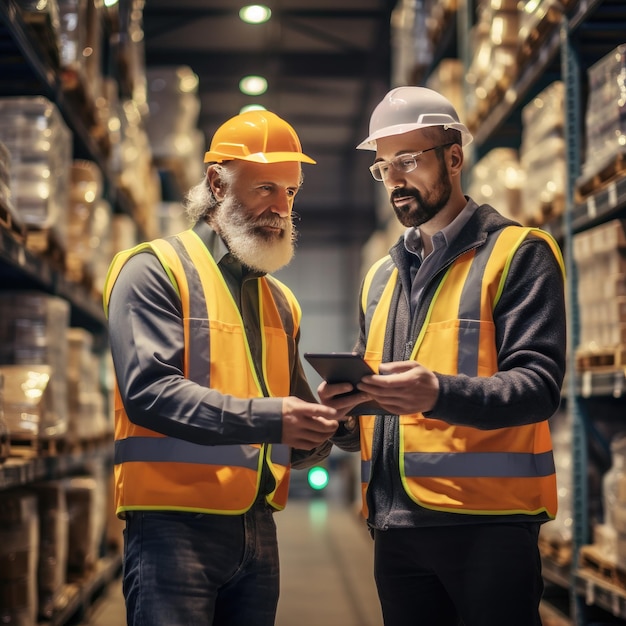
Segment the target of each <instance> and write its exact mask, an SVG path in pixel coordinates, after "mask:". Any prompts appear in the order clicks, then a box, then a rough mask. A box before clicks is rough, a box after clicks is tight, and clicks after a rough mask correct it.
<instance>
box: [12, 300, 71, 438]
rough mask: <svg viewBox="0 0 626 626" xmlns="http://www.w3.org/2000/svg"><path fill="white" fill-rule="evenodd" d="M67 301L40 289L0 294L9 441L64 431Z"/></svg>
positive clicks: (65, 424) (58, 434)
mask: <svg viewBox="0 0 626 626" xmlns="http://www.w3.org/2000/svg"><path fill="white" fill-rule="evenodd" d="M68 325H69V304H68V302H67V301H65V300H63V299H61V298H58V297H55V296H49V295H47V294H44V293H39V292H21V291H17V292H8V291H3V292H0V371H1V372H2V374H3V376H4V379H5V392H4V393H5V395H4V412H5V417H6V420H7V423H8V426H9V431H10V435H11V440H12V441H13V440H18V439H20V440H26V441H32V440H37V439H54V438H59V437H62V436H63V435H65V433H66V432H67V426H68V412H67V379H66V372H67V338H66V337H67V335H66V333H67V328H68Z"/></svg>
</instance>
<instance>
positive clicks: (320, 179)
mask: <svg viewBox="0 0 626 626" xmlns="http://www.w3.org/2000/svg"><path fill="white" fill-rule="evenodd" d="M246 4H251V3H249V2H245V0H177V1H176V2H172V1H171V0H149V1H147V2H146V3H145V6H144V13H143V26H144V33H145V60H146V66H147V67H148V68H151V67H155V66H172V65H186V66H189V67H190V68H191V69H192V70H193V71H194V72H195V73H196V74H197V75H198V77H199V96H200V101H201V113H200V118H199V126H200V128H201V130H202V131H203V133H204V135H205V137H206V138H207V141H209V140H210V138H211V136H212V135H213V133H214V131H215V130H216V129H217V127H218V126H219V125H220V124H221V123H222V122H224V121H225V120H227V119H228V118H230V117H232V116H233V115H235V114H237V113H238V112H239V110H240V109H241V107H243V106H244V105H246V104H249V103H251V102H255V103H259V104H262V105H264V106H265V107H266V108H267V109H269V110H271V111H274V112H275V113H277V114H278V115H280V116H281V117H283V118H285V119H286V120H287V121H288V122H289V123H291V124H292V125H293V126H294V127H295V129H296V131H297V132H298V135H299V137H300V139H301V141H302V145H303V150H304V152H306V153H307V154H309V155H310V156H311V157H313V158H314V159H315V160H316V161H317V165H315V166H313V165H306V164H305V165H304V166H303V169H304V176H305V182H304V186H303V189H302V191H301V193H300V194H299V195H298V198H297V200H296V211H297V213H298V214H299V215H300V216H301V220H300V222H299V224H298V228H299V230H300V231H301V232H302V233H308V234H310V236H312V237H324V238H328V239H329V240H333V241H337V240H338V241H364V240H365V239H366V238H367V237H368V236H369V234H370V233H371V232H372V230H373V228H374V226H375V188H374V182H373V181H372V179H371V176H370V174H369V171H368V169H367V168H368V166H369V165H370V164H371V161H372V154H371V153H370V152H363V151H357V150H356V149H355V147H356V145H357V144H358V143H359V142H360V141H361V140H362V139H363V138H364V137H365V136H366V135H367V127H368V120H369V115H370V113H371V111H372V109H373V108H374V107H375V105H376V104H377V103H378V101H379V100H380V99H381V98H382V96H383V95H384V94H385V93H386V92H387V91H388V89H389V86H390V17H391V11H392V9H393V5H395V0H273V1H272V0H269V1H267V2H265V3H264V4H266V5H268V6H269V7H270V8H271V10H272V18H271V20H270V21H269V22H267V23H265V24H259V25H250V24H245V23H244V22H242V21H241V20H240V18H239V9H240V8H241V7H242V6H244V5H246ZM249 74H260V75H263V76H265V77H266V78H267V80H268V83H269V88H268V90H267V92H266V93H265V94H264V95H262V96H259V97H255V98H254V99H252V98H251V97H250V96H245V95H243V94H242V93H240V91H239V87H238V85H239V81H240V79H241V78H242V77H244V76H246V75H249Z"/></svg>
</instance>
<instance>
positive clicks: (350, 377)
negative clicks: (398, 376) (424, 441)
mask: <svg viewBox="0 0 626 626" xmlns="http://www.w3.org/2000/svg"><path fill="white" fill-rule="evenodd" d="M304 358H305V359H306V360H307V361H308V362H309V363H310V364H311V366H312V367H313V369H314V370H315V371H316V372H317V373H318V374H319V375H320V376H321V377H322V378H323V379H324V380H325V381H326V382H327V383H331V384H332V383H351V384H352V385H354V387H355V388H356V385H357V383H358V382H359V381H360V380H361V378H363V376H369V375H371V374H375V373H376V372H375V371H374V370H373V369H372V368H371V367H370V366H369V365H368V364H367V363H366V362H365V360H364V359H363V357H362V356H360V355H359V354H356V353H354V352H322V353H313V352H305V353H304ZM356 391H357V390H356V389H355V391H350V392H348V393H347V394H345V395H350V394H352V393H356ZM379 413H384V411H383V410H382V409H381V408H380V407H379V406H378V404H376V403H375V402H363V403H362V404H359V405H357V406H355V407H354V408H353V409H352V410H351V411H350V413H349V415H371V414H379Z"/></svg>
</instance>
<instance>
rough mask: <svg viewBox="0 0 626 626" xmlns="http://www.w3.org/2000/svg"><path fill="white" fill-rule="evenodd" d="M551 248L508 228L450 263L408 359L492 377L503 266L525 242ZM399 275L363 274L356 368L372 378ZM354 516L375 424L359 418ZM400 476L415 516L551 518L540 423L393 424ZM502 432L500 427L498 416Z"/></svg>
mask: <svg viewBox="0 0 626 626" xmlns="http://www.w3.org/2000/svg"><path fill="white" fill-rule="evenodd" d="M531 232H532V233H534V234H535V235H537V236H539V237H542V238H544V239H546V240H547V241H548V243H549V244H550V246H551V248H552V250H553V252H554V254H555V256H556V258H557V260H558V262H559V264H560V266H561V269H562V271H563V272H564V265H563V259H562V257H561V252H560V250H559V248H558V245H557V244H556V242H555V241H554V240H553V239H552V237H551V236H550V235H549V234H548V233H545V232H544V231H541V230H539V229H530V228H522V227H518V226H509V227H506V228H504V229H503V230H501V231H500V232H498V233H494V234H493V235H492V236H491V237H489V239H488V240H487V242H486V244H485V245H484V246H481V247H479V248H476V249H473V250H470V251H468V252H466V253H464V254H462V255H461V256H460V257H458V258H457V259H456V260H455V261H454V262H453V263H452V264H451V266H450V267H449V268H448V270H447V271H446V273H445V274H444V276H443V278H442V279H441V282H440V283H439V285H438V287H437V289H436V291H435V294H434V297H433V299H432V302H431V304H430V306H429V309H428V312H427V316H426V319H425V322H424V325H423V326H422V328H421V330H420V331H419V334H418V337H417V339H416V341H415V346H414V349H413V352H412V355H411V358H412V359H414V360H415V361H418V362H419V363H421V364H422V365H424V366H425V367H427V368H429V369H431V370H433V371H435V372H438V373H441V374H449V375H454V374H465V375H467V376H473V377H475V376H485V377H487V376H492V375H493V374H495V373H496V372H497V371H498V354H497V352H496V340H495V325H494V322H493V310H494V308H495V306H496V304H497V303H498V300H499V298H500V295H501V293H502V290H503V288H504V283H505V280H506V277H507V275H508V270H509V266H510V263H511V260H512V259H513V256H514V254H515V252H516V251H517V249H518V248H519V246H520V244H521V243H522V241H523V240H524V239H525V238H526V237H527V236H528V234H529V233H531ZM397 278H398V270H397V268H396V267H395V265H394V264H393V262H392V261H391V258H390V257H389V256H387V257H385V258H383V259H381V260H380V261H378V263H377V264H375V265H374V266H373V267H372V268H371V269H370V270H369V272H368V275H367V276H366V278H365V281H364V288H363V298H362V303H361V305H362V307H363V311H364V314H365V324H366V336H367V342H366V352H365V355H364V356H365V360H366V361H367V362H368V363H369V364H370V365H371V366H372V367H373V368H374V370H375V371H378V366H379V365H380V363H381V361H382V351H383V342H384V337H385V329H386V326H387V320H388V316H389V307H390V303H391V298H392V294H393V292H394V289H395V287H396V282H397ZM360 419H361V422H360V431H361V474H362V479H361V480H362V497H363V515H364V516H365V517H367V515H368V511H367V504H366V491H367V487H368V484H369V479H370V469H371V460H372V446H373V432H374V424H375V420H376V419H389V418H385V417H384V416H382V417H379V418H376V417H375V416H371V415H370V416H362V417H361V418H360ZM398 419H399V428H400V439H399V441H400V445H399V448H400V449H399V467H400V474H401V476H400V477H401V481H402V484H403V486H404V489H405V491H406V493H407V494H408V496H409V497H410V498H411V499H412V500H413V501H415V502H416V503H417V504H419V505H420V506H422V507H425V508H427V509H432V510H437V511H448V512H454V513H466V514H472V515H512V514H516V513H523V514H529V515H534V514H538V513H541V512H546V513H547V514H548V515H549V516H550V517H554V516H555V515H556V510H557V496H556V474H555V468H554V459H553V456H552V443H551V438H550V431H549V427H548V422H547V421H543V422H539V423H536V424H528V425H526V426H514V427H503V428H498V429H495V430H479V429H477V428H471V427H469V426H457V425H454V424H448V423H447V422H444V421H441V420H437V419H431V418H428V417H425V416H424V415H423V414H422V413H415V414H411V415H400V416H399V418H398ZM502 423H503V424H505V423H506V415H503V419H502Z"/></svg>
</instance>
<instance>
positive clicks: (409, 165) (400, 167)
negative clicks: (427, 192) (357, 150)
mask: <svg viewBox="0 0 626 626" xmlns="http://www.w3.org/2000/svg"><path fill="white" fill-rule="evenodd" d="M453 143H455V142H454V141H451V142H449V143H444V144H442V145H441V146H433V147H432V148H426V150H420V151H419V152H414V153H413V154H400V155H398V156H397V157H396V158H395V159H391V161H378V162H377V163H374V165H371V166H370V172H371V173H372V176H373V177H374V180H378V181H382V180H384V178H385V176H387V172H388V171H389V168H390V167H393V169H395V170H396V171H398V172H403V173H404V174H408V173H409V172H412V171H413V170H414V169H416V168H417V157H418V156H420V155H422V154H424V153H425V152H430V151H431V150H436V149H437V148H447V147H448V146H451V145H452V144H453Z"/></svg>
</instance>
